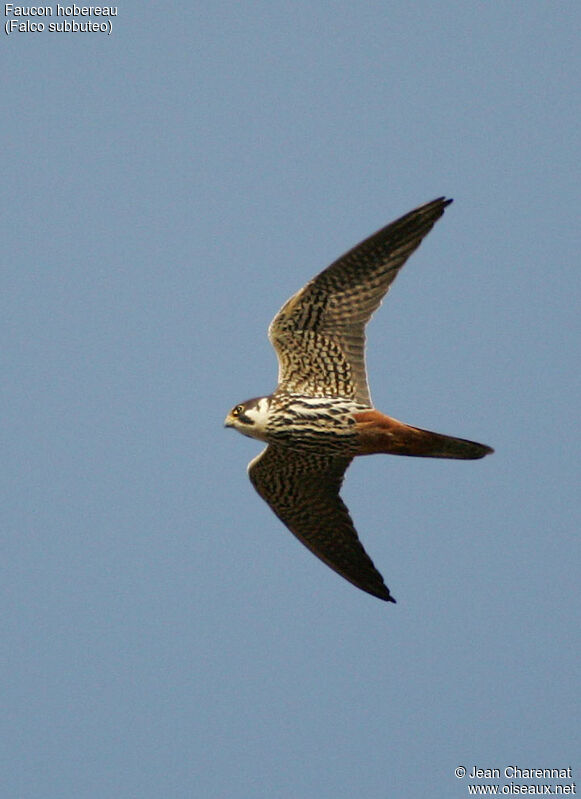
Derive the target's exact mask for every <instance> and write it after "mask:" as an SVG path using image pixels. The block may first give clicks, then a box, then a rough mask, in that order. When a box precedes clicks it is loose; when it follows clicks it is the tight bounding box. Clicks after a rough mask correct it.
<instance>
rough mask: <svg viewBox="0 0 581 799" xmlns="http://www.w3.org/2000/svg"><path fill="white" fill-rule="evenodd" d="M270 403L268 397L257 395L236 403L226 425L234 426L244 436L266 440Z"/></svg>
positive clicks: (225, 422) (226, 419)
mask: <svg viewBox="0 0 581 799" xmlns="http://www.w3.org/2000/svg"><path fill="white" fill-rule="evenodd" d="M269 404H270V402H269V398H268V397H256V398H254V399H249V400H246V402H241V403H240V404H239V405H235V406H234V407H233V408H232V410H231V411H230V413H229V414H228V416H227V417H226V418H225V419H224V427H233V428H234V429H235V430H238V432H239V433H242V435H244V436H249V438H258V439H259V440H260V441H266V425H267V422H268V409H269Z"/></svg>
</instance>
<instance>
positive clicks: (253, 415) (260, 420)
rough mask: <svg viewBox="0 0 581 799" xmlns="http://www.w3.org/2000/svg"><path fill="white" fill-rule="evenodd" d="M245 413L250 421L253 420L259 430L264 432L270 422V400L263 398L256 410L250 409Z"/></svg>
mask: <svg viewBox="0 0 581 799" xmlns="http://www.w3.org/2000/svg"><path fill="white" fill-rule="evenodd" d="M245 413H246V416H248V418H249V419H252V421H253V422H254V424H255V425H256V429H257V430H264V429H265V427H266V423H267V422H268V400H267V399H266V398H265V397H263V398H262V399H260V400H258V403H257V404H256V405H255V407H254V408H248V410H247V411H246V412H245Z"/></svg>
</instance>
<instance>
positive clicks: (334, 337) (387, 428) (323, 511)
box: [225, 198, 492, 602]
mask: <svg viewBox="0 0 581 799" xmlns="http://www.w3.org/2000/svg"><path fill="white" fill-rule="evenodd" d="M450 202H451V200H445V199H444V198H440V199H438V200H434V201H433V202H431V203H428V204H426V205H424V206H421V207H420V208H418V209H416V210H415V211H412V212H410V213H409V214H406V216H404V217H402V218H401V219H398V220H397V221H396V222H393V223H392V224H391V225H388V226H387V227H386V228H383V229H382V230H380V231H378V232H377V233H376V234H374V235H373V236H371V237H370V238H368V239H366V240H365V241H364V242H362V243H361V244H359V245H358V246H357V247H355V248H354V249H353V250H350V251H349V252H348V253H346V255H344V256H343V257H342V258H340V259H339V260H338V261H336V262H335V263H333V264H332V265H331V266H330V267H328V268H327V269H325V270H324V271H323V272H321V273H320V274H319V275H318V276H317V277H315V278H314V279H313V280H311V281H310V282H309V283H307V285H306V286H305V287H304V288H302V289H301V290H300V291H299V292H297V294H295V295H294V296H293V297H291V298H290V299H289V300H288V302H287V303H285V305H284V306H283V307H282V309H281V310H280V311H279V313H278V314H277V315H276V316H275V318H274V319H273V321H272V323H271V325H270V328H269V338H270V340H271V342H272V344H273V345H274V347H275V350H276V352H277V356H278V360H279V381H278V386H277V388H276V390H275V391H274V392H273V393H272V394H271V395H269V396H267V397H258V398H255V399H251V400H247V401H246V402H244V403H242V404H240V405H237V406H235V408H233V409H232V411H231V412H230V413H229V414H228V416H227V417H226V421H225V424H226V426H227V427H234V428H236V429H237V430H238V431H239V432H241V433H243V434H244V435H246V436H250V437H251V438H256V439H258V440H260V441H264V442H266V443H267V447H266V449H265V450H263V452H262V453H260V455H258V456H257V457H256V458H254V460H253V461H251V463H250V464H249V466H248V473H249V476H250V479H251V481H252V483H253V485H254V487H255V488H256V490H257V491H258V493H259V494H260V495H261V496H262V497H263V499H264V500H265V501H266V502H267V503H268V504H269V505H270V506H271V508H272V509H273V511H274V512H275V513H276V514H277V516H278V517H279V518H280V519H281V521H283V523H284V524H286V526H287V527H288V528H289V529H290V530H291V532H293V533H294V534H295V535H296V536H297V537H298V538H299V539H300V540H301V541H302V542H303V543H304V544H305V545H306V546H307V547H309V549H311V551H312V552H313V553H314V554H315V555H317V556H318V557H319V558H321V560H323V561H324V562H325V563H327V564H328V565H329V566H330V567H331V568H332V569H334V570H335V571H337V572H338V573H339V574H341V575H342V576H343V577H345V578H346V579H347V580H349V581H351V582H352V583H353V584H354V585H356V586H357V587H358V588H361V589H362V590H364V591H367V592H368V593H370V594H373V595H374V596H377V597H379V598H380V599H384V600H387V601H391V602H394V601H395V600H394V599H393V597H392V596H391V594H390V592H389V589H388V588H387V586H386V585H385V583H384V582H383V578H382V577H381V575H380V573H379V572H378V571H377V569H375V567H374V565H373V563H372V561H371V560H370V558H369V556H368V555H367V553H366V552H365V550H364V549H363V546H362V545H361V543H360V541H359V538H358V536H357V533H356V531H355V528H354V525H353V522H352V520H351V517H350V515H349V511H348V510H347V508H346V506H345V504H344V503H343V501H342V500H341V498H340V496H339V490H340V487H341V484H342V482H343V476H344V473H345V470H346V469H347V467H348V466H349V464H350V463H351V460H352V459H353V458H354V457H355V456H357V455H370V454H375V453H386V454H395V455H413V456H419V457H436V458H460V459H475V458H482V457H483V456H484V455H486V454H488V453H489V452H492V450H491V449H490V447H486V446H485V445H483V444H477V443H475V442H472V441H467V440H465V439H459V438H454V437H451V436H445V435H442V434H439V433H432V432H430V431H427V430H422V429H421V428H416V427H412V426H410V425H407V424H404V423H403V422H399V421H398V420H396V419H393V418H391V417H389V416H386V415H385V414H383V413H381V412H380V411H378V410H376V409H375V408H374V407H373V404H372V402H371V397H370V394H369V388H368V384H367V375H366V369H365V356H364V349H365V332H364V330H365V325H366V323H367V322H368V320H369V318H370V317H371V315H372V314H373V312H374V311H375V310H376V308H377V307H378V306H379V304H380V303H381V300H382V299H383V297H384V295H385V293H386V292H387V290H388V289H389V286H390V285H391V283H392V281H393V280H394V278H395V276H396V275H397V273H398V271H399V269H401V267H402V266H403V264H404V263H405V261H406V260H407V258H408V257H409V255H410V254H411V253H412V252H413V251H414V250H415V249H416V247H417V246H418V245H419V244H420V242H421V240H422V238H423V237H424V236H425V235H426V234H427V233H428V232H429V231H430V230H431V228H432V226H433V225H434V223H435V222H436V220H437V219H438V218H439V217H440V216H441V215H442V214H443V212H444V208H445V207H446V205H448V204H449V203H450Z"/></svg>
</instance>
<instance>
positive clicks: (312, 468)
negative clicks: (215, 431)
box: [248, 444, 395, 602]
mask: <svg viewBox="0 0 581 799" xmlns="http://www.w3.org/2000/svg"><path fill="white" fill-rule="evenodd" d="M350 462H351V458H345V457H339V458H338V457H332V456H328V455H319V454H314V453H313V454H311V453H310V452H309V453H304V452H297V451H296V450H294V451H293V450H289V449H287V448H285V447H279V446H276V445H273V444H269V445H268V446H267V447H266V449H264V450H263V451H262V452H261V454H260V455H259V456H258V457H257V458H255V459H254V460H253V461H251V463H250V464H249V465H248V475H249V477H250V480H251V481H252V484H253V485H254V488H255V489H256V490H257V491H258V493H259V494H260V496H261V497H262V498H263V499H264V500H265V501H266V502H267V503H268V504H269V505H270V507H271V508H272V510H273V511H274V512H275V513H276V515H277V516H278V518H279V519H280V520H281V521H282V522H283V523H284V524H285V525H286V526H287V527H288V528H289V530H290V531H291V532H292V533H294V534H295V535H296V537H297V538H298V539H299V541H302V543H303V544H304V545H305V546H306V547H308V548H309V549H310V550H311V552H313V554H315V555H316V556H317V557H318V558H320V559H321V560H322V561H323V562H324V563H326V564H327V565H328V566H330V567H331V568H332V569H334V570H335V571H336V572H338V574H340V575H341V576H342V577H345V579H347V580H349V581H350V582H351V583H353V585H356V586H357V587H358V588H361V589H362V590H363V591H367V592H368V593H369V594H373V596H376V597H379V598H380V599H384V600H386V601H388V602H395V599H393V597H392V596H391V594H390V593H389V589H388V588H387V586H386V585H385V583H384V582H383V577H382V576H381V574H380V573H379V572H378V571H377V569H376V568H375V566H374V565H373V562H372V561H371V558H370V557H369V556H368V555H367V553H366V552H365V550H364V549H363V546H362V544H361V542H360V541H359V538H358V537H357V533H356V531H355V527H354V526H353V522H352V521H351V516H350V515H349V511H348V510H347V507H346V506H345V503H344V502H343V501H342V500H341V497H340V496H339V489H340V488H341V483H342V482H343V475H344V473H345V470H346V468H347V467H348V466H349V463H350Z"/></svg>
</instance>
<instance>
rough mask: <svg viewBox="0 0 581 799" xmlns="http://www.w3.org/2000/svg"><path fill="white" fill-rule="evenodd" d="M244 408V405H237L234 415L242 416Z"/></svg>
mask: <svg viewBox="0 0 581 799" xmlns="http://www.w3.org/2000/svg"><path fill="white" fill-rule="evenodd" d="M243 410H244V408H243V407H242V405H237V406H236V407H235V408H234V410H233V411H232V416H240V414H241V413H242V411H243Z"/></svg>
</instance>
